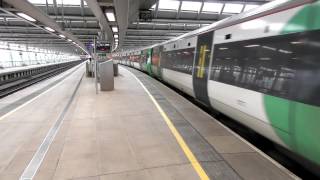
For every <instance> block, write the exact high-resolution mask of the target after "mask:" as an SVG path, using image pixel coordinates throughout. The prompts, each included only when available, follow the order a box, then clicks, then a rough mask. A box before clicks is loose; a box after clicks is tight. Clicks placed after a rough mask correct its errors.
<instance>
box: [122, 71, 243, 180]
mask: <svg viewBox="0 0 320 180" xmlns="http://www.w3.org/2000/svg"><path fill="white" fill-rule="evenodd" d="M127 69H128V70H129V71H130V72H132V73H133V74H134V75H135V76H136V77H137V78H138V79H139V80H140V81H141V82H142V83H143V85H144V86H145V87H146V88H147V89H148V90H149V92H150V93H151V94H152V96H153V97H154V98H155V99H156V101H157V102H158V103H159V105H160V106H161V108H162V109H163V110H164V111H165V113H166V114H167V115H168V117H169V118H170V119H171V121H172V123H173V124H174V126H175V127H176V129H177V130H178V131H179V133H180V134H181V136H182V137H183V139H184V140H185V142H186V143H187V144H188V146H189V148H190V149H191V151H192V152H193V154H194V155H195V156H196V158H197V159H198V161H199V162H200V164H201V166H202V167H203V168H204V170H205V171H206V173H207V175H208V176H209V178H210V179H219V180H220V179H232V180H236V179H241V177H240V176H239V175H238V174H237V173H236V172H235V171H234V170H233V169H232V168H231V167H230V165H229V164H228V163H227V162H226V161H225V160H224V159H223V158H222V157H221V156H220V155H219V153H218V152H217V151H216V150H215V149H214V147H212V146H211V145H210V144H209V143H208V142H207V141H206V140H205V139H204V138H203V137H202V136H201V134H199V132H197V130H196V129H195V128H194V127H192V125H191V124H190V122H188V121H187V120H186V119H185V118H184V117H183V116H182V115H181V114H180V113H179V112H178V111H177V110H176V109H175V107H174V106H173V105H172V104H171V103H170V102H169V101H168V100H167V99H166V98H165V97H164V96H163V95H162V93H161V91H159V90H158V88H157V87H156V86H155V85H154V84H153V82H154V81H156V80H154V79H152V78H151V77H149V76H148V75H146V74H144V73H142V72H139V71H137V70H134V69H132V68H127Z"/></svg>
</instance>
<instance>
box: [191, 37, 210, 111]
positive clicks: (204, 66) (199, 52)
mask: <svg viewBox="0 0 320 180" xmlns="http://www.w3.org/2000/svg"><path fill="white" fill-rule="evenodd" d="M212 40H213V32H207V33H205V34H201V35H199V36H198V40H197V48H196V53H195V61H194V66H193V90H194V94H195V97H196V99H198V100H200V101H201V102H202V103H204V104H206V105H210V102H209V97H208V89H207V87H208V73H209V63H210V59H211V51H212Z"/></svg>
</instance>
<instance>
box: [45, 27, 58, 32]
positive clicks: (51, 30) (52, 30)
mask: <svg viewBox="0 0 320 180" xmlns="http://www.w3.org/2000/svg"><path fill="white" fill-rule="evenodd" d="M44 28H45V29H46V30H48V31H50V32H55V30H54V29H52V28H50V27H47V26H46V27H44Z"/></svg>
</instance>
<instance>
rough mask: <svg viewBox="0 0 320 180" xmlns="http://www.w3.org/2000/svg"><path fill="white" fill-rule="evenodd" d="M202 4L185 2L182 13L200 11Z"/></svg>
mask: <svg viewBox="0 0 320 180" xmlns="http://www.w3.org/2000/svg"><path fill="white" fill-rule="evenodd" d="M200 8H201V2H193V1H183V2H182V5H181V10H182V11H199V10H200Z"/></svg>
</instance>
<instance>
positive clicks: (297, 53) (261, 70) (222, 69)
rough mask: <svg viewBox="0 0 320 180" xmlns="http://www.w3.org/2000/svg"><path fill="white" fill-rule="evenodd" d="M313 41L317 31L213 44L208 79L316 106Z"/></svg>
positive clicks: (318, 67) (319, 66)
mask: <svg viewBox="0 0 320 180" xmlns="http://www.w3.org/2000/svg"><path fill="white" fill-rule="evenodd" d="M316 42H320V35H319V30H317V31H309V32H307V33H306V32H304V33H294V34H287V35H280V36H274V37H266V38H260V39H254V40H246V41H239V42H231V43H224V44H217V45H215V50H214V52H215V55H214V60H213V63H212V67H211V77H210V79H211V80H215V81H219V82H222V83H226V84H230V85H234V86H238V87H242V88H246V89H250V90H254V91H258V92H261V93H265V94H269V95H273V96H277V97H282V98H287V99H291V100H295V101H299V102H303V103H306V104H312V105H320V95H319V93H317V92H319V91H320V61H319V59H320V48H319V46H318V45H317V43H316ZM311 79H312V80H311Z"/></svg>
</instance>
